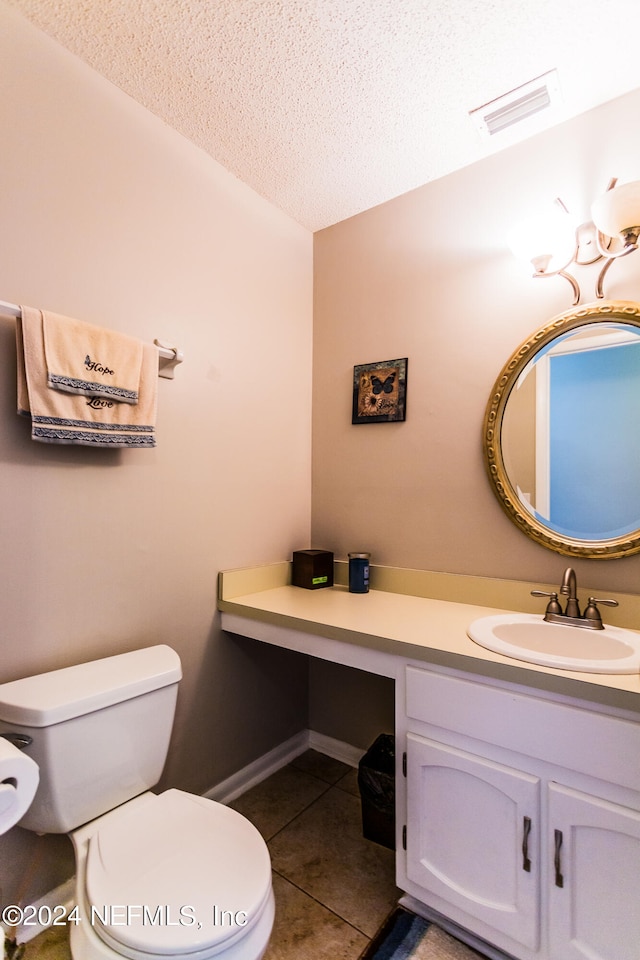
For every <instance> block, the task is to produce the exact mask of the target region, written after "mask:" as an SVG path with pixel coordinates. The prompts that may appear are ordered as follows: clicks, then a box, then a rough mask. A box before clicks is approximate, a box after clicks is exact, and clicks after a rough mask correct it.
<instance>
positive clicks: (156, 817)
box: [85, 790, 271, 958]
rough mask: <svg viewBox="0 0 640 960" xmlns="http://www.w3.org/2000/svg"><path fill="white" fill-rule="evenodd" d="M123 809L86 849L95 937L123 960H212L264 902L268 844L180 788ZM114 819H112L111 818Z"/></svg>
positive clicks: (233, 815) (237, 819)
mask: <svg viewBox="0 0 640 960" xmlns="http://www.w3.org/2000/svg"><path fill="white" fill-rule="evenodd" d="M127 806H128V805H127V804H124V806H123V807H121V808H120V810H116V811H114V812H113V813H112V814H111V815H109V816H108V817H107V818H105V823H104V824H103V825H102V826H101V827H100V828H99V829H98V831H97V832H96V833H95V834H94V835H93V837H92V838H91V841H90V844H89V851H88V855H87V869H86V878H85V884H86V891H87V897H88V903H89V904H90V905H91V906H90V908H89V909H90V910H91V912H92V915H91V917H90V918H86V919H88V920H89V922H91V923H92V926H93V927H94V929H95V930H96V933H97V934H98V935H99V936H100V938H101V939H103V940H104V941H105V942H106V943H111V944H112V945H113V947H114V949H115V950H116V951H117V952H119V953H121V954H122V955H123V956H129V957H138V956H140V955H143V954H147V955H148V954H157V955H172V954H180V955H183V954H187V955H188V954H193V956H194V958H196V957H198V958H199V957H210V956H215V954H216V953H218V952H220V951H222V950H226V949H227V948H228V947H229V946H230V945H231V943H232V942H233V940H234V939H240V938H241V937H242V936H244V935H246V933H247V932H248V930H249V929H250V928H251V927H252V926H253V924H254V923H256V922H257V921H258V919H259V917H260V915H261V913H262V911H263V909H264V907H265V904H266V903H267V901H268V899H269V894H270V890H271V862H270V858H269V852H268V850H267V846H266V844H265V842H264V840H263V838H262V837H261V835H260V834H259V832H258V831H257V830H256V828H255V827H254V826H253V825H252V824H251V823H250V822H249V821H248V820H246V819H245V818H244V817H243V816H241V815H240V814H239V813H237V812H236V811H235V810H232V809H231V808H229V807H225V806H223V805H222V804H219V803H215V802H214V801H212V800H206V799H205V798H204V797H196V796H193V795H192V794H189V793H183V792H182V791H180V790H167V791H166V792H165V793H162V794H160V795H158V796H156V795H154V794H150V795H149V802H148V803H144V804H141V805H137V804H132V808H131V809H130V810H128V809H127ZM114 814H115V815H114Z"/></svg>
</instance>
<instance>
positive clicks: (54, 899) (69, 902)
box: [3, 877, 76, 943]
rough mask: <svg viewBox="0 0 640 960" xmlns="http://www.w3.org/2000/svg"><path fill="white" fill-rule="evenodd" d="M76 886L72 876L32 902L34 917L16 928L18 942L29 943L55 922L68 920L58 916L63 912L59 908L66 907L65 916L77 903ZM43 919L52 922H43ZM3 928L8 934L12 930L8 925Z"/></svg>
mask: <svg viewBox="0 0 640 960" xmlns="http://www.w3.org/2000/svg"><path fill="white" fill-rule="evenodd" d="M75 888H76V881H75V877H70V878H69V879H68V880H65V882H64V883H61V884H60V886H59V887H56V888H55V890H49V892H48V893H45V895H44V896H43V897H41V898H40V899H39V900H37V901H36V902H35V903H34V904H32V906H33V917H30V918H29V924H28V925H27V924H20V926H19V927H17V928H16V930H15V934H14V936H15V939H16V940H17V942H18V943H28V942H29V940H33V938H34V937H37V936H38V934H39V933H43V932H44V931H45V930H47V929H48V928H49V927H50V926H52V923H53V922H56V921H57V922H58V923H62V922H66V921H65V919H64V917H62V916H58V914H59V913H60V912H61V911H60V909H59V908H60V907H61V906H62V907H64V910H65V916H66V914H67V913H69V911H70V910H71V909H72V908H73V906H74V903H75ZM56 908H58V909H56ZM54 911H55V913H54ZM30 912H31V911H30ZM43 920H48V921H51V922H46V923H43V922H42V921H43ZM32 921H33V922H32ZM3 930H4V931H5V934H7V935H8V934H9V932H10V931H9V930H8V929H7V927H6V926H3ZM12 930H13V928H12Z"/></svg>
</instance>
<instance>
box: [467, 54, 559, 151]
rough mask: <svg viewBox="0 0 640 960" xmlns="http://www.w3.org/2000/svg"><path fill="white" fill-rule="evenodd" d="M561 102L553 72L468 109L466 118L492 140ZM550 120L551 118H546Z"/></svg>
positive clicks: (556, 75)
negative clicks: (472, 108)
mask: <svg viewBox="0 0 640 960" xmlns="http://www.w3.org/2000/svg"><path fill="white" fill-rule="evenodd" d="M559 100H560V86H559V83H558V74H557V72H556V71H555V70H550V71H549V72H548V73H543V74H542V76H541V77H536V79H535V80H530V81H529V82H528V83H524V84H522V86H521V87H516V88H515V90H510V91H509V93H505V94H503V96H501V97H498V98H497V100H491V101H490V102H489V103H485V104H484V105H483V106H482V107H478V108H477V109H475V110H471V112H470V113H469V116H470V117H471V119H472V120H473V122H474V123H475V125H476V127H477V128H478V130H479V131H480V133H481V134H482V135H483V136H484V137H493V136H495V134H497V133H502V131H503V130H507V129H508V128H509V127H512V126H513V125H514V124H516V123H522V122H523V121H525V120H528V119H529V118H530V117H534V116H536V114H538V113H540V112H541V111H542V110H548V109H549V107H554V106H556V105H557V104H558V102H559ZM548 119H549V120H550V119H551V117H549V118H548Z"/></svg>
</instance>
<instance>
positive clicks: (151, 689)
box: [0, 645, 182, 833]
mask: <svg viewBox="0 0 640 960" xmlns="http://www.w3.org/2000/svg"><path fill="white" fill-rule="evenodd" d="M181 677H182V671H181V667H180V658H179V657H178V654H177V653H176V652H175V650H172V649H171V647H168V646H164V645H160V646H155V647H147V648H146V649H144V650H133V651H132V652H131V653H122V654H119V655H117V656H114V657H107V658H105V659H104V660H94V661H92V662H91V663H82V664H79V665H78V666H75V667H65V668H63V669H62V670H53V671H51V672H50V673H43V674H40V675H38V676H35V677H26V678H25V679H24V680H14V681H12V682H10V683H5V684H0V733H9V732H13V733H18V734H25V735H27V736H29V737H31V738H32V740H33V743H32V744H31V745H30V746H28V747H27V748H26V749H25V752H26V753H27V754H28V755H29V756H30V757H32V759H33V760H35V762H36V763H37V764H38V767H39V768H40V784H39V786H38V790H37V793H36V796H35V799H34V801H33V803H32V805H31V807H30V809H29V810H28V811H27V813H26V814H25V816H24V817H23V818H22V820H21V821H20V826H21V827H25V828H26V829H27V830H34V831H36V832H37V833H68V832H69V831H71V830H74V829H75V828H76V827H79V826H80V825H81V824H83V823H87V822H88V821H89V820H93V819H94V818H95V817H98V816H100V814H102V813H106V811H107V810H112V809H113V808H114V807H117V806H119V804H121V803H125V801H127V800H130V799H131V798H132V797H135V796H137V795H138V794H140V793H143V792H144V791H145V790H148V789H150V788H151V787H153V786H154V785H155V784H156V783H157V782H158V780H159V779H160V776H161V774H162V768H163V767H164V763H165V760H166V756H167V750H168V747H169V739H170V737H171V729H172V726H173V716H174V712H175V705H176V697H177V693H178V683H179V681H180V679H181Z"/></svg>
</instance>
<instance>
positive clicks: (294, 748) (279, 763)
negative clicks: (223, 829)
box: [203, 730, 309, 803]
mask: <svg viewBox="0 0 640 960" xmlns="http://www.w3.org/2000/svg"><path fill="white" fill-rule="evenodd" d="M308 746H309V731H308V730H301V731H300V733H296V734H295V735H294V736H293V737H290V738H289V739H288V740H285V741H284V743H280V744H278V746H277V747H274V748H273V750H269V751H268V753H264V754H263V755H262V756H261V757H258V759H257V760H253V761H252V762H251V763H248V764H247V766H246V767H243V768H242V769H241V770H238V771H237V772H236V773H232V774H231V776H230V777H227V779H226V780H223V781H222V783H218V784H216V786H215V787H211V789H210V790H207V791H206V793H204V794H203V796H205V797H207V798H208V799H209V800H217V801H218V803H230V802H231V801H232V800H235V799H236V797H239V796H240V794H242V793H245V792H246V791H247V790H250V789H251V787H255V786H256V784H258V783H261V782H262V781H263V780H266V779H267V777H270V776H271V774H272V773H275V772H276V771H277V770H280V768H281V767H286V765H287V764H288V763H291V761H292V760H295V758H296V757H299V756H300V754H301V753H304V751H305V750H307V749H308Z"/></svg>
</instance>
